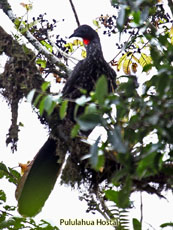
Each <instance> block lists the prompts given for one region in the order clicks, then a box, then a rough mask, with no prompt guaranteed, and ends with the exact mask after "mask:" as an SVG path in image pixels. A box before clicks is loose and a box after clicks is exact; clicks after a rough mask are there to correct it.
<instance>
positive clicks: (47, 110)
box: [44, 95, 53, 113]
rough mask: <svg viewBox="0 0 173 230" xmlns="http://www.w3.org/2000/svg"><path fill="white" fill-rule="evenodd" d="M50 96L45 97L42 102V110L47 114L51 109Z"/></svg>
mask: <svg viewBox="0 0 173 230" xmlns="http://www.w3.org/2000/svg"><path fill="white" fill-rule="evenodd" d="M52 102H53V101H52V96H51V95H47V96H46V97H45V101H44V109H45V110H46V112H47V113H49V112H50V109H51V108H52Z"/></svg>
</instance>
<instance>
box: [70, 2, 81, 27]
mask: <svg viewBox="0 0 173 230" xmlns="http://www.w3.org/2000/svg"><path fill="white" fill-rule="evenodd" d="M69 2H70V5H71V8H72V10H73V13H74V16H75V19H76V23H77V25H78V26H80V22H79V18H78V16H77V12H76V9H75V7H74V4H73V2H72V0H69Z"/></svg>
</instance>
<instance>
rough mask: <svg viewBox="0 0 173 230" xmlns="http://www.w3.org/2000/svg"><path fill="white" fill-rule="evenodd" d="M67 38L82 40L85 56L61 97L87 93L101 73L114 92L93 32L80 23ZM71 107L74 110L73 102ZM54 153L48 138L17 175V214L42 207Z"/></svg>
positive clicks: (57, 166) (56, 164) (55, 167)
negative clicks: (23, 169) (21, 173)
mask: <svg viewBox="0 0 173 230" xmlns="http://www.w3.org/2000/svg"><path fill="white" fill-rule="evenodd" d="M71 37H80V38H82V39H83V42H84V44H85V47H86V52H87V57H86V58H85V59H84V60H81V61H79V62H78V64H77V65H76V66H75V68H74V70H73V72H72V74H71V76H69V78H68V79H67V82H66V84H65V86H64V88H63V91H62V93H63V97H64V98H65V97H66V98H69V99H76V98H78V97H80V96H81V91H80V89H85V90H86V91H87V94H89V93H90V92H91V91H92V90H94V87H95V84H96V81H97V80H98V79H99V77H100V76H101V75H105V76H106V78H107V81H108V89H109V92H114V90H115V88H116V84H115V80H116V73H115V72H114V70H113V69H112V68H111V67H110V66H109V64H108V63H107V62H106V61H105V59H104V57H103V53H102V48H101V44H100V39H99V36H98V34H97V32H96V31H95V30H93V29H92V28H91V27H90V26H88V25H82V26H80V27H79V28H77V29H76V30H75V31H74V33H73V34H72V35H71V36H70V38H71ZM71 106H72V109H74V106H75V104H74V103H73V105H71ZM71 113H72V110H71V109H70V110H68V112H67V116H68V117H70V118H72V117H73V116H72V115H71ZM72 119H73V118H72ZM57 152H58V151H57V143H56V140H54V139H53V138H49V139H48V140H47V141H46V143H45V144H44V145H43V147H42V148H41V149H40V151H39V152H38V153H37V155H36V156H35V158H34V160H33V161H32V163H31V164H30V166H29V168H28V170H27V171H26V172H25V173H24V175H23V177H22V178H21V181H20V182H19V185H18V188H17V190H16V198H17V200H18V211H19V213H20V214H21V215H24V216H35V215H36V214H37V213H38V212H39V211H40V210H41V208H42V207H43V206H44V203H45V201H46V200H47V198H48V196H49V194H50V193H51V191H52V189H53V187H54V185H55V182H56V179H57V176H58V175H59V174H60V170H61V167H62V164H63V161H62V160H61V157H60V156H58V154H57Z"/></svg>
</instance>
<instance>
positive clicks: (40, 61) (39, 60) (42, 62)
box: [36, 58, 47, 68]
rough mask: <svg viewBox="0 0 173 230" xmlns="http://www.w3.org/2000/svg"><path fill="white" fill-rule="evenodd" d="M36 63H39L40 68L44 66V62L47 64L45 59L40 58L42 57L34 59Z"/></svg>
mask: <svg viewBox="0 0 173 230" xmlns="http://www.w3.org/2000/svg"><path fill="white" fill-rule="evenodd" d="M36 63H37V64H38V65H40V66H41V67H42V68H46V64H47V62H46V60H42V59H40V58H38V59H37V60H36Z"/></svg>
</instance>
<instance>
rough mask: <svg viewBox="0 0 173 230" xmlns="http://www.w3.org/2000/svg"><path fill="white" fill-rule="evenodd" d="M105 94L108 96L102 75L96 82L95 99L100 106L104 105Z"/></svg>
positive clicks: (105, 82) (105, 81) (106, 84)
mask: <svg viewBox="0 0 173 230" xmlns="http://www.w3.org/2000/svg"><path fill="white" fill-rule="evenodd" d="M107 94H108V83H107V79H106V77H105V76H104V75H102V76H101V77H100V78H99V79H98V81H97V82H96V98H97V100H98V103H99V104H100V105H102V104H103V103H104V100H105V97H106V96H107Z"/></svg>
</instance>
